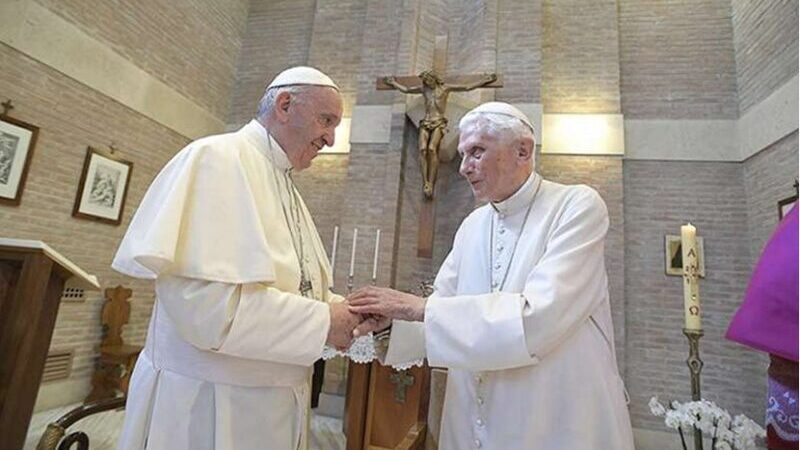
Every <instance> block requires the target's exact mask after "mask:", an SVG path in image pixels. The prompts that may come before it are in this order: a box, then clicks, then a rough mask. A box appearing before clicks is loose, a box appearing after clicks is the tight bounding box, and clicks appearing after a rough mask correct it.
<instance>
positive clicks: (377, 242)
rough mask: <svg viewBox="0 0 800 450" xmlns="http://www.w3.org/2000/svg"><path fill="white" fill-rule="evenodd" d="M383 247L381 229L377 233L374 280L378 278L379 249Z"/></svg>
mask: <svg viewBox="0 0 800 450" xmlns="http://www.w3.org/2000/svg"><path fill="white" fill-rule="evenodd" d="M380 248H381V230H380V228H378V231H377V232H376V233H375V256H374V257H373V258H372V281H375V280H377V279H378V249H380Z"/></svg>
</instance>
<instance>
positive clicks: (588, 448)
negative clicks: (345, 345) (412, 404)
mask: <svg viewBox="0 0 800 450" xmlns="http://www.w3.org/2000/svg"><path fill="white" fill-rule="evenodd" d="M532 201H533V206H532V208H531V210H530V213H529V214H528V219H527V225H525V226H524V228H523V219H524V218H525V216H526V213H527V210H528V206H529V205H531V202H532ZM607 229H608V212H607V211H606V207H605V203H604V202H603V200H602V199H601V198H600V196H599V195H598V194H597V192H595V191H594V190H593V189H591V188H589V187H587V186H564V185H560V184H556V183H552V182H548V181H545V180H542V179H541V177H540V176H539V175H537V174H535V173H534V174H532V175H531V177H530V178H529V179H528V180H527V181H526V183H525V184H524V185H523V186H522V187H521V188H520V189H519V190H518V191H517V192H516V193H515V194H514V195H512V196H511V197H510V198H508V199H507V200H505V201H503V202H500V203H496V204H494V205H491V204H490V205H485V206H483V207H481V208H478V209H476V210H475V211H474V212H473V213H472V214H470V215H469V216H468V217H467V218H466V219H465V220H464V222H463V223H462V224H461V227H460V228H459V230H458V232H457V233H456V237H455V241H454V243H453V250H452V251H451V252H450V254H449V255H448V257H447V259H446V260H445V261H444V263H443V265H442V268H441V269H440V270H439V274H438V276H437V277H436V282H435V285H434V288H435V292H434V294H433V295H432V296H431V297H430V298H429V300H428V302H427V305H426V309H425V321H424V323H422V324H420V323H409V322H402V321H395V322H394V325H393V327H392V333H391V339H390V340H389V346H388V349H386V354H385V355H383V356H384V362H385V363H386V364H392V365H397V364H400V363H402V362H405V361H411V360H414V359H418V358H421V357H423V356H426V357H427V358H428V362H429V364H430V365H431V366H433V367H447V368H448V369H449V371H448V377H447V390H446V393H445V400H444V411H443V419H442V426H441V432H440V446H439V448H440V449H441V450H464V449H470V448H483V449H491V450H515V449H520V450H521V449H536V450H633V435H632V431H631V424H630V418H629V415H628V408H627V406H626V401H625V390H624V386H623V383H622V379H621V378H620V376H619V373H618V371H617V364H616V357H615V354H614V344H613V342H614V338H613V327H612V324H611V311H610V307H609V301H608V286H607V277H606V270H605V264H604V250H603V249H604V241H605V237H606V231H607ZM520 232H521V233H520ZM517 241H518V242H517ZM515 246H516V250H515ZM506 272H507V274H506ZM504 278H506V279H505V282H503V279H504Z"/></svg>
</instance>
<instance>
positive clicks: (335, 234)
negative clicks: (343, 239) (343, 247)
mask: <svg viewBox="0 0 800 450" xmlns="http://www.w3.org/2000/svg"><path fill="white" fill-rule="evenodd" d="M338 246H339V225H336V226H335V227H333V250H331V278H333V274H334V273H336V247H338Z"/></svg>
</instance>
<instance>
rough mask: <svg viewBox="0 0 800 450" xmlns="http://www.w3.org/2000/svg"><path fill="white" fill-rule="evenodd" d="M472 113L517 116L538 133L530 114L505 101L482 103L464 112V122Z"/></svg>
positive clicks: (462, 120)
mask: <svg viewBox="0 0 800 450" xmlns="http://www.w3.org/2000/svg"><path fill="white" fill-rule="evenodd" d="M471 114H500V115H503V116H511V117H516V118H517V119H519V120H520V121H521V122H522V123H524V124H525V125H527V126H528V128H530V129H531V131H532V132H533V133H534V135H535V134H536V132H535V131H534V129H533V124H532V123H531V121H530V119H528V116H526V115H525V113H523V112H522V111H520V110H519V109H517V108H515V107H514V106H511V105H509V104H508V103H505V102H487V103H484V104H482V105H478V106H476V107H475V108H473V109H471V110H470V111H469V112H468V113H466V114H464V117H463V118H462V119H461V122H462V123H463V122H464V120H465V119H466V118H467V117H469V116H470V115H471Z"/></svg>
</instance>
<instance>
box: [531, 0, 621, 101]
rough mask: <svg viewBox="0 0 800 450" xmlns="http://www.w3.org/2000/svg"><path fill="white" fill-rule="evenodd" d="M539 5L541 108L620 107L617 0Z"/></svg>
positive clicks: (549, 0) (549, 1)
mask: <svg viewBox="0 0 800 450" xmlns="http://www.w3.org/2000/svg"><path fill="white" fill-rule="evenodd" d="M543 5H544V6H543V15H544V19H543V25H544V37H543V47H542V53H543V58H544V61H543V62H542V64H543V66H542V103H543V104H544V110H545V112H548V113H616V112H619V110H620V92H619V91H620V73H619V72H620V69H619V58H620V55H619V51H620V50H619V46H618V33H619V32H618V29H617V28H618V27H617V2H616V1H610V0H603V1H593V2H586V1H581V0H569V1H557V2H556V1H552V0H545V1H544V2H543Z"/></svg>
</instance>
